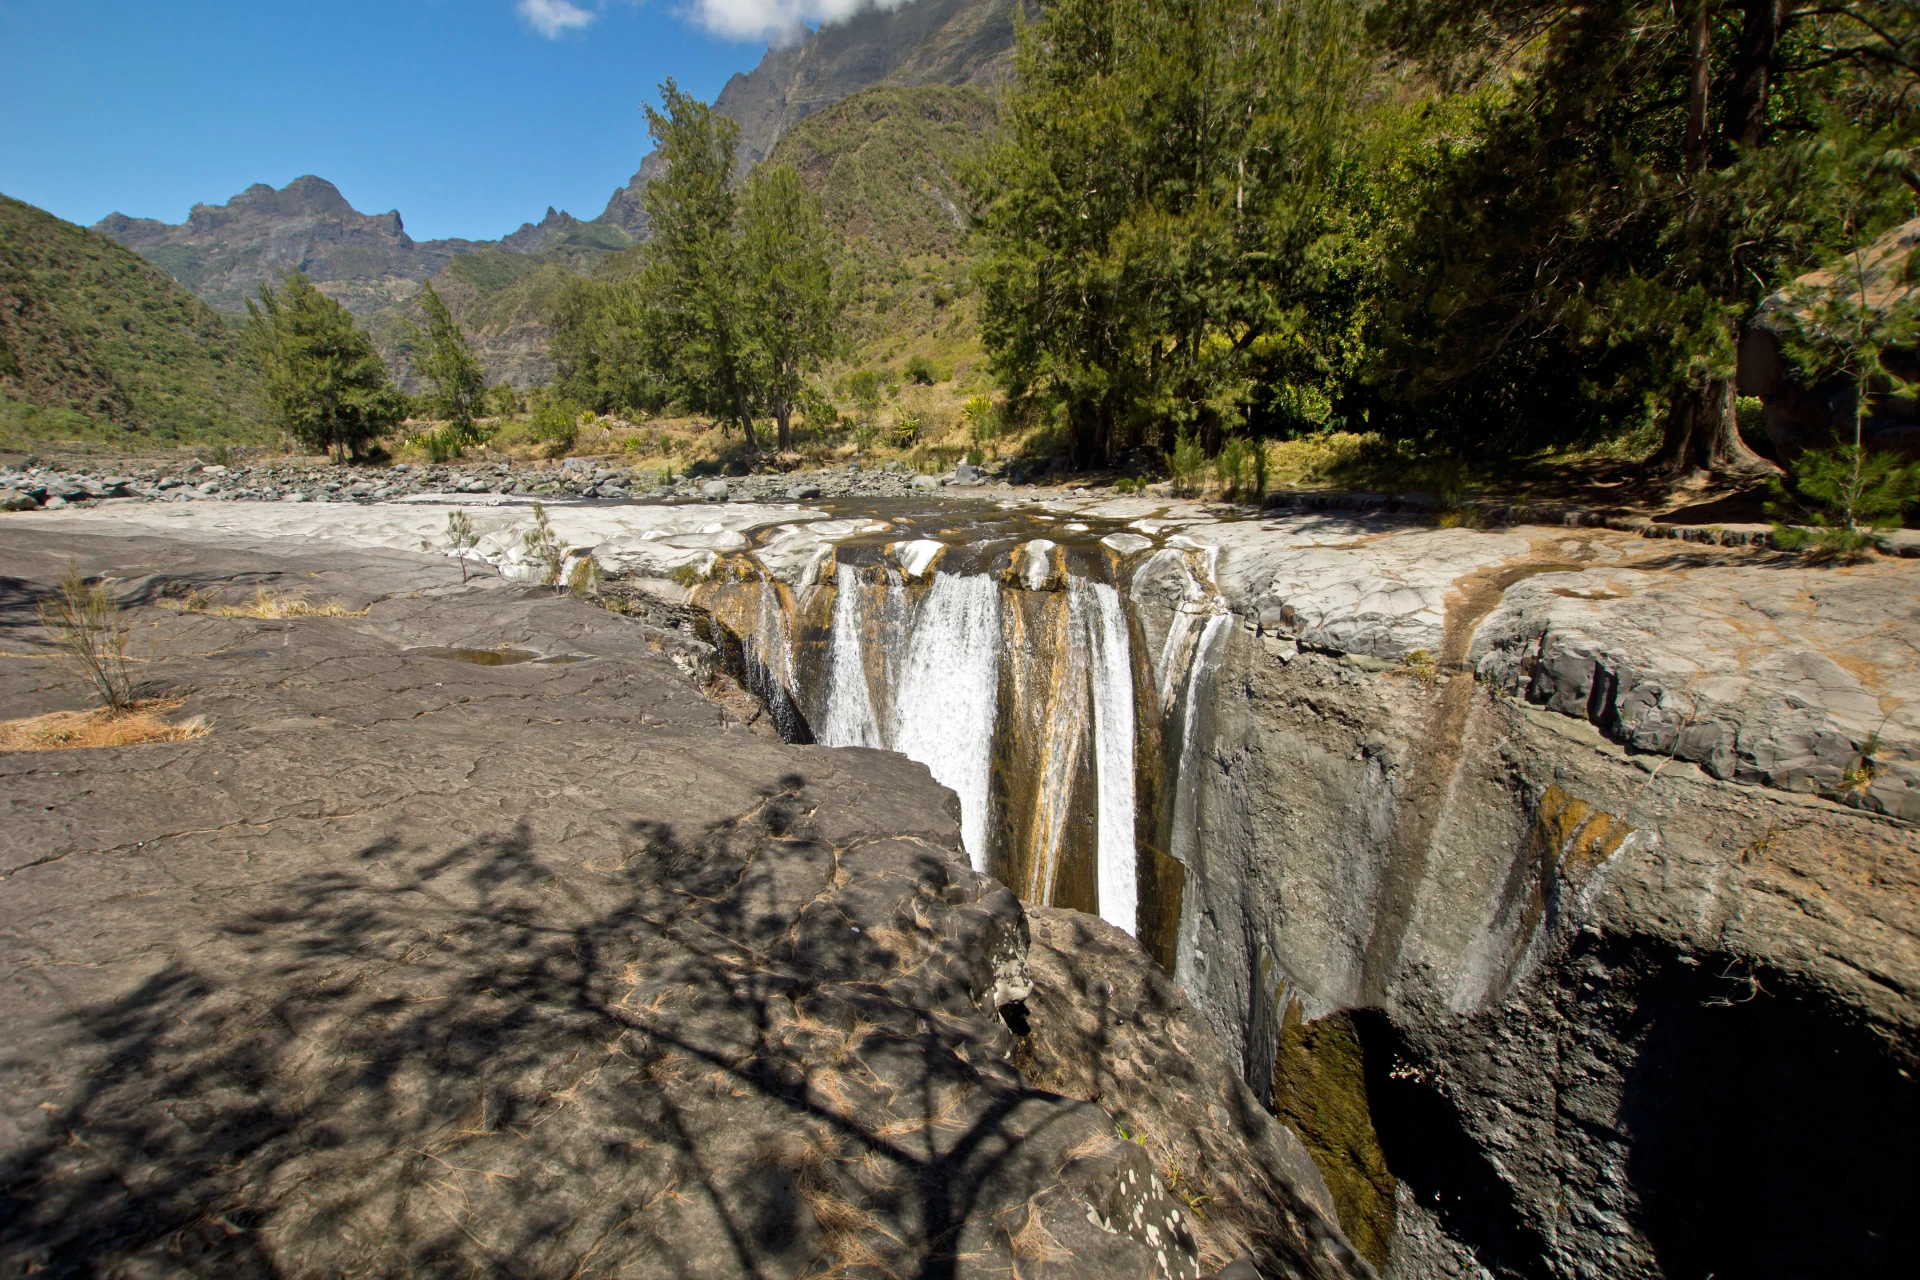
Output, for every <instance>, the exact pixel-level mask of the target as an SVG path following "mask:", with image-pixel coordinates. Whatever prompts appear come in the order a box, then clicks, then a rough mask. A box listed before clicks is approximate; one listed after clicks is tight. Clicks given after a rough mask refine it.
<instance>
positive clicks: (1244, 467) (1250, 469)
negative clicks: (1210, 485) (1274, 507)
mask: <svg viewBox="0 0 1920 1280" xmlns="http://www.w3.org/2000/svg"><path fill="white" fill-rule="evenodd" d="M1263 456H1264V453H1263V451H1262V450H1261V448H1260V447H1259V446H1258V445H1257V444H1255V443H1254V442H1253V441H1251V440H1248V439H1247V438H1246V437H1245V436H1234V437H1233V438H1232V439H1230V440H1228V441H1227V442H1226V443H1225V444H1223V445H1221V446H1220V452H1219V453H1216V454H1214V455H1213V478H1214V482H1215V483H1217V484H1218V485H1219V486H1220V492H1221V495H1222V496H1223V497H1225V498H1226V500H1227V501H1228V502H1238V501H1240V500H1241V499H1242V498H1245V497H1252V498H1259V497H1261V496H1262V495H1261V494H1260V493H1259V492H1257V491H1256V480H1255V472H1256V471H1257V469H1258V459H1260V458H1261V457H1263Z"/></svg>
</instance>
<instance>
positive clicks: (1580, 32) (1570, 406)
mask: <svg viewBox="0 0 1920 1280" xmlns="http://www.w3.org/2000/svg"><path fill="white" fill-rule="evenodd" d="M1913 12H1914V10H1913V8H1912V6H1911V5H1910V4H1909V3H1906V0H1866V2H1864V3H1843V4H1838V5H1835V6H1831V7H1827V8H1823V9H1792V8H1787V7H1784V6H1780V5H1777V4H1774V3H1772V0H1705V3H1704V5H1703V6H1698V7H1696V6H1685V7H1683V8H1681V9H1675V8H1674V7H1673V6H1672V5H1670V4H1669V3H1667V0H1601V2H1600V3H1589V2H1586V0H1390V2H1389V3H1387V4H1385V5H1383V6H1381V7H1379V8H1378V9H1376V10H1375V11H1374V13H1373V15H1372V18H1373V24H1374V29H1375V31H1376V33H1377V34H1378V35H1379V36H1380V37H1381V38H1382V39H1383V40H1384V41H1385V42H1386V43H1387V44H1388V45H1389V47H1390V48H1391V49H1392V50H1393V51H1394V52H1396V53H1398V54H1400V55H1403V56H1410V57H1412V58H1414V59H1417V60H1418V61H1419V62H1421V63H1422V64H1424V66H1425V68H1426V69H1427V70H1428V71H1429V72H1430V73H1432V74H1434V75H1435V76H1437V77H1438V78H1439V79H1440V80H1441V81H1442V82H1443V83H1447V84H1453V85H1460V84H1467V85H1473V84H1476V83H1477V84H1479V85H1480V87H1479V88H1478V89H1476V90H1474V91H1473V92H1472V94H1471V95H1470V97H1468V98H1466V99H1465V100H1466V101H1469V102H1471V104H1472V106H1473V111H1472V115H1471V118H1470V121H1469V122H1468V123H1469V127H1468V128H1466V129H1464V130H1461V131H1459V132H1457V133H1455V134H1453V135H1452V136H1448V137H1443V138H1442V139H1441V140H1440V145H1439V146H1438V147H1437V149H1435V150H1434V151H1433V152H1432V153H1431V155H1430V157H1429V158H1428V159H1427V160H1426V161H1425V162H1424V163H1422V164H1421V165H1419V166H1418V167H1417V168H1416V169H1415V171H1414V177H1415V179H1416V181H1417V182H1418V183H1419V184H1420V186H1421V187H1422V188H1424V189H1423V190H1422V191H1421V192H1420V194H1419V200H1418V208H1417V211H1416V212H1415V214H1414V215H1413V216H1412V217H1411V218H1410V219H1408V221H1407V224H1406V226H1405V228H1404V231H1403V233H1402V234H1400V235H1399V236H1398V237H1397V243H1396V245H1395V246H1394V247H1393V248H1392V250H1391V252H1390V253H1389V255H1388V258H1387V261H1388V262H1389V263H1390V264H1391V268H1390V271H1389V272H1388V275H1387V279H1386V282H1385V288H1384V290H1383V292H1382V294H1381V297H1382V305H1383V311H1384V315H1383V317H1382V322H1381V325H1380V330H1379V333H1380V337H1379V340H1380V343H1381V347H1382V349H1381V352H1380V355H1379V358H1378V360H1377V362H1376V364H1375V366H1374V369H1375V372H1374V379H1373V385H1372V389H1371V392H1370V395H1369V397H1368V399H1369V401H1370V413H1371V418H1370V421H1371V423H1372V425H1373V426H1374V427H1375V428H1376V429H1385V430H1387V431H1390V432H1391V433H1393V434H1395V435H1398V436H1401V437H1404V438H1409V439H1417V440H1433V441H1440V442H1444V443H1445V444H1446V445H1447V446H1448V447H1450V448H1453V449H1456V450H1465V451H1470V452H1476V453H1494V454H1497V453H1503V452H1513V451H1527V450H1531V449H1538V448H1541V447H1545V446H1553V445H1565V444H1579V443H1584V442H1589V441H1593V440H1596V439H1599V438H1601V437H1603V436H1605V435H1609V434H1613V433H1615V432H1617V431H1618V429H1619V428H1620V427H1621V426H1623V425H1627V424H1630V423H1632V422H1633V421H1634V420H1636V419H1638V418H1642V417H1644V416H1645V415H1647V414H1649V413H1661V412H1664V414H1665V421H1666V431H1665V438H1664V442H1663V445H1662V449H1661V455H1660V460H1661V461H1662V463H1663V464H1664V465H1669V466H1687V465H1712V466H1721V465H1731V466H1743V465H1746V463H1745V462H1744V461H1743V460H1742V459H1741V458H1740V457H1739V456H1738V455H1739V454H1740V452H1741V447H1740V446H1739V444H1738V437H1737V435H1736V434H1735V433H1734V431H1733V423H1732V420H1731V419H1732V414H1733V397H1732V395H1731V392H1730V390H1729V389H1728V380H1729V378H1730V375H1731V373H1732V369H1733V364H1734V360H1735V348H1736V343H1737V341H1738V337H1739V334H1740V331H1741V327H1742V325H1743V323H1744V322H1745V321H1746V320H1748V319H1749V318H1750V317H1751V316H1752V315H1753V312H1754V309H1755V308H1756V306H1757V304H1758V303H1759V301H1760V300H1761V299H1762V298H1764V297H1765V296H1766V295H1767V294H1768V293H1769V292H1771V291H1772V290H1773V289H1774V288H1776V287H1777V286H1778V285H1779V284H1780V283H1781V282H1782V281H1783V280H1784V279H1785V278H1786V277H1787V276H1789V275H1791V274H1793V273H1794V272H1795V271H1797V270H1799V269H1801V264H1803V263H1805V262H1806V261H1807V259H1808V258H1809V257H1810V256H1812V255H1813V253H1814V252H1815V251H1816V250H1817V249H1818V248H1819V246H1821V245H1822V244H1824V243H1829V242H1830V241H1831V240H1832V239H1833V238H1834V237H1835V236H1836V234H1839V233H1840V232H1841V231H1842V230H1843V223H1844V221H1845V219H1843V218H1842V217H1840V216H1839V214H1840V210H1841V209H1842V207H1843V206H1845V205H1846V204H1848V203H1849V202H1853V201H1856V200H1858V201H1863V202H1864V203H1865V204H1867V205H1870V206H1872V207H1873V208H1874V209H1875V210H1876V211H1877V212H1876V214H1875V218H1876V219H1878V220H1884V219H1888V218H1896V217H1898V216H1899V211H1900V210H1902V209H1905V210H1911V208H1912V202H1911V198H1910V194H1909V193H1907V192H1906V191H1905V189H1904V187H1903V185H1902V183H1901V181H1900V180H1899V179H1898V178H1897V177H1896V176H1894V175H1892V174H1890V173H1883V174H1880V175H1877V176H1876V175H1871V174H1866V173H1864V172H1862V171H1860V170H1858V169H1856V168H1850V167H1849V166H1847V165H1846V164H1844V163H1842V162H1841V161H1840V158H1839V154H1838V152H1836V150H1835V149H1834V148H1833V147H1831V146H1829V145H1827V144H1826V143H1825V142H1823V140H1822V139H1823V138H1824V137H1829V136H1831V135H1832V134H1833V133H1834V132H1835V131H1836V130H1839V131H1842V132H1844V131H1847V130H1856V129H1866V130H1868V131H1869V132H1873V133H1876V135H1884V136H1883V137H1882V141H1883V142H1884V143H1889V144H1890V143H1892V142H1893V140H1894V139H1895V138H1896V137H1901V136H1904V137H1906V138H1908V139H1909V140H1910V139H1911V136H1912V132H1911V126H1912V120H1913V109H1914V105H1915V101H1916V98H1915V95H1914V92H1913V90H1914V87H1915V76H1914V68H1915V67H1916V66H1917V65H1920V60H1917V59H1916V57H1915V54H1916V50H1920V45H1916V44H1915V43H1914V32H1915V30H1916V27H1915V23H1914V19H1913V16H1912V15H1913ZM1703 17H1704V21H1705V24H1706V25H1705V26H1704V27H1703V28H1701V29H1700V31H1699V36H1700V44H1699V46H1698V47H1699V48H1700V49H1701V51H1702V56H1696V53H1695V48H1696V44H1695V25H1694V24H1695V22H1696V20H1699V19H1701V18H1703ZM1876 31H1878V32H1881V33H1890V36H1886V35H1882V34H1876ZM1889 39H1890V40H1891V43H1890V42H1889ZM1903 42H1904V43H1903ZM1523 48H1524V49H1525V53H1524V54H1522V53H1521V50H1522V49H1523ZM1513 61H1523V62H1524V66H1525V74H1511V75H1509V74H1505V73H1504V72H1502V71H1500V70H1499V68H1501V67H1502V65H1503V64H1504V63H1508V62H1513ZM1863 182H1864V184H1865V185H1864V186H1863V185H1861V184H1862V183H1863ZM1906 216H1911V214H1910V213H1908V214H1907V215H1906ZM1855 229H1856V230H1858V229H1861V228H1859V227H1856V228H1855Z"/></svg>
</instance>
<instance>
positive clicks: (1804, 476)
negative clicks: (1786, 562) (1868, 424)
mask: <svg viewBox="0 0 1920 1280" xmlns="http://www.w3.org/2000/svg"><path fill="white" fill-rule="evenodd" d="M1770 488H1771V496H1770V497H1769V499H1768V501H1767V514H1768V515H1769V516H1771V517H1772V518H1773V521H1774V525H1773V540H1774V543H1775V544H1776V545H1777V546H1779V547H1780V549H1781V550H1783V551H1810V552H1812V553H1813V554H1814V555H1815V556H1816V557H1817V558H1820V559H1825V560H1840V561H1844V562H1848V563H1852V562H1857V561H1860V560H1864V559H1865V558H1867V556H1868V555H1870V554H1871V553H1872V552H1873V551H1875V550H1878V549H1881V548H1883V547H1884V545H1885V543H1886V534H1887V533H1888V532H1889V531H1890V530H1893V529H1895V528H1898V527H1899V524H1900V517H1901V515H1902V513H1903V512H1905V511H1906V509H1907V508H1908V507H1909V506H1911V505H1912V504H1913V501H1914V497H1915V494H1916V492H1917V491H1920V466H1911V465H1907V464H1904V463H1902V462H1901V460H1900V459H1899V458H1897V457H1895V456H1894V455H1892V454H1888V453H1869V452H1867V451H1866V450H1865V449H1863V448H1862V447H1861V446H1860V445H1857V444H1846V445H1840V446H1838V447H1836V448H1832V449H1809V450H1807V451H1806V452H1805V453H1803V454H1801V455H1800V457H1799V459H1798V460H1797V461H1796V462H1795V463H1794V464H1793V474H1792V477H1791V479H1790V480H1789V481H1786V482H1783V481H1780V480H1775V481H1773V482H1772V484H1771V486H1770ZM1788 521H1796V522H1798V523H1800V524H1805V525H1810V526H1812V527H1811V528H1796V527H1794V526H1793V525H1791V524H1789V523H1787V522H1788Z"/></svg>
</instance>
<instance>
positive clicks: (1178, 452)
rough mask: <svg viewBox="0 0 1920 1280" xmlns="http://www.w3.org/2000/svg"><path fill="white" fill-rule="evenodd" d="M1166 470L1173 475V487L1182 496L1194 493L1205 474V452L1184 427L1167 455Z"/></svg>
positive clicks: (1191, 433)
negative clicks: (1171, 450)
mask: <svg viewBox="0 0 1920 1280" xmlns="http://www.w3.org/2000/svg"><path fill="white" fill-rule="evenodd" d="M1167 470H1169V471H1171V472H1172V473H1173V487H1174V488H1175V489H1176V490H1178V491H1179V492H1180V493H1183V494H1191V493H1195V492H1197V491H1198V490H1199V488H1200V485H1201V483H1202V480H1201V477H1203V476H1205V475H1206V473H1207V451H1206V450H1205V449H1203V448H1201V447H1200V438H1199V437H1198V436H1196V435H1194V434H1193V432H1192V431H1191V430H1189V429H1187V428H1185V427H1182V428H1181V429H1180V432H1179V434H1178V435H1176V436H1175V437H1174V440H1173V452H1172V453H1169V454H1168V455H1167Z"/></svg>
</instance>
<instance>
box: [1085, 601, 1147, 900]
mask: <svg viewBox="0 0 1920 1280" xmlns="http://www.w3.org/2000/svg"><path fill="white" fill-rule="evenodd" d="M1092 594H1093V605H1094V608H1093V612H1092V614H1091V616H1090V617H1089V618H1088V622H1087V640H1088V649H1089V650H1090V651H1091V656H1092V665H1093V670H1092V675H1093V744H1094V772H1095V776H1096V778H1097V781H1098V785H1099V790H1100V842H1099V848H1100V859H1099V866H1098V871H1099V879H1098V884H1099V888H1100V917H1101V919H1103V920H1106V921H1108V922H1110V923H1112V924H1115V925H1118V926H1119V927H1120V928H1122V929H1125V930H1126V931H1127V932H1128V933H1133V932H1135V930H1136V928H1137V927H1138V925H1137V921H1138V916H1139V905H1140V904H1139V870H1138V867H1137V865H1136V864H1137V862H1138V859H1139V854H1138V850H1137V848H1136V844H1135V838H1134V779H1133V738H1134V727H1135V726H1134V719H1133V646H1132V645H1131V644H1130V643H1129V642H1128V636H1127V619H1126V614H1125V613H1124V612H1123V611H1122V608H1121V604H1120V593H1119V592H1118V591H1115V590H1114V589H1113V588H1112V587H1110V586H1108V585H1107V584H1106V583H1104V582H1097V583H1095V584H1094V585H1093V591H1092Z"/></svg>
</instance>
